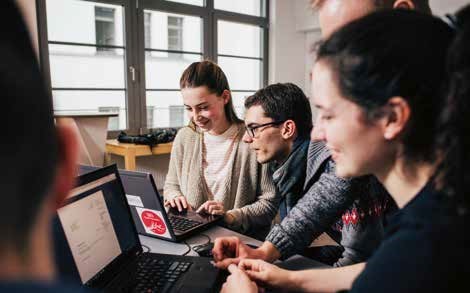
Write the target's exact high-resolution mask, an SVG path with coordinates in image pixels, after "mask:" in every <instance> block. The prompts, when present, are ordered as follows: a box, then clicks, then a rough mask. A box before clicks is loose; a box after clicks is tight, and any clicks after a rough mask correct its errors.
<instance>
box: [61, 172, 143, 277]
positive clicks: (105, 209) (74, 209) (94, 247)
mask: <svg viewBox="0 0 470 293" xmlns="http://www.w3.org/2000/svg"><path fill="white" fill-rule="evenodd" d="M54 234H55V235H54V238H55V244H56V247H55V252H56V263H57V265H58V269H59V274H60V275H61V277H65V278H67V279H73V280H75V281H77V282H80V283H81V284H88V285H93V283H95V282H98V283H99V282H102V281H103V278H104V279H105V278H106V277H107V275H109V276H112V275H115V273H116V272H117V271H118V270H119V267H120V266H121V265H122V264H123V263H125V262H127V261H128V260H129V258H130V257H132V256H135V254H136V253H138V252H140V250H141V246H140V242H139V239H138V237H137V233H136V231H135V228H134V224H133V222H132V218H131V215H130V211H129V207H128V205H127V202H126V198H125V195H124V191H123V187H122V184H121V181H120V179H119V176H118V173H117V169H116V167H115V166H110V167H106V168H103V169H100V170H97V171H95V172H92V173H89V174H86V175H83V176H81V177H79V183H78V184H77V187H75V188H74V189H73V190H72V192H71V193H70V195H69V197H68V199H67V201H66V203H65V204H64V205H63V206H62V207H61V208H59V209H58V210H57V218H56V220H55V221H54Z"/></svg>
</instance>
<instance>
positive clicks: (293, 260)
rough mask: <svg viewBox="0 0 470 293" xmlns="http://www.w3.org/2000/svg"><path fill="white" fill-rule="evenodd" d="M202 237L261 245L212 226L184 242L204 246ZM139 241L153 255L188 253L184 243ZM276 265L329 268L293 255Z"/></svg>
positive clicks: (157, 240)
mask: <svg viewBox="0 0 470 293" xmlns="http://www.w3.org/2000/svg"><path fill="white" fill-rule="evenodd" d="M203 235H206V236H208V237H209V238H210V240H211V241H212V242H213V241H214V240H215V239H216V238H217V237H224V236H237V237H239V238H240V239H241V240H242V241H243V242H245V243H247V244H253V245H256V246H260V245H261V244H262V242H261V241H259V240H256V239H254V238H251V237H248V236H245V235H243V234H240V233H237V232H235V231H232V230H229V229H226V228H223V227H220V226H214V227H212V228H210V229H208V230H206V231H204V232H202V233H199V234H197V235H195V236H193V237H190V238H188V239H187V240H186V242H187V243H188V245H190V246H191V247H192V246H195V245H200V244H204V243H206V242H207V241H208V239H207V237H205V236H203ZM139 239H140V242H141V243H142V245H145V246H147V247H148V248H150V251H151V252H154V253H164V254H175V255H182V254H184V253H185V252H187V251H188V246H187V245H186V244H184V243H174V242H170V241H165V240H161V239H157V238H153V237H149V236H144V235H139ZM144 251H145V249H144ZM186 255H190V256H198V254H197V253H196V252H194V251H193V250H191V251H189V253H188V254H186ZM276 264H278V265H279V266H280V267H283V268H285V269H290V270H303V269H310V268H329V266H327V265H325V264H323V263H320V262H318V261H314V260H312V259H309V258H306V257H303V256H300V255H294V256H292V257H290V258H289V259H287V260H285V261H283V262H280V261H278V262H276Z"/></svg>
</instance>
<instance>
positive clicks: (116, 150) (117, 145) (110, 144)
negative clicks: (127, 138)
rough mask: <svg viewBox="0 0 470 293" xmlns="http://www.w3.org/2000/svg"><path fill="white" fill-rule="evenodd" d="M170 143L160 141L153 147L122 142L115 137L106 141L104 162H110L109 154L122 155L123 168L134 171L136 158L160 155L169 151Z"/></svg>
mask: <svg viewBox="0 0 470 293" xmlns="http://www.w3.org/2000/svg"><path fill="white" fill-rule="evenodd" d="M171 147H172V143H171V142H169V143H160V144H158V145H156V146H154V147H152V148H151V147H150V146H148V145H143V144H134V143H122V142H119V141H118V140H117V139H108V140H107V141H106V162H110V161H111V158H110V155H111V154H112V155H118V156H123V157H124V169H126V170H130V171H135V170H136V163H135V161H136V158H137V157H141V156H151V155H162V154H169V153H171Z"/></svg>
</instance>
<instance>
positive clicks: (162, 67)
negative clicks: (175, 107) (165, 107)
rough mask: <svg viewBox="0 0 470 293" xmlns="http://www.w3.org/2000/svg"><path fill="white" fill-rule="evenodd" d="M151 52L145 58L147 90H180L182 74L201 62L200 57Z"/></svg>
mask: <svg viewBox="0 0 470 293" xmlns="http://www.w3.org/2000/svg"><path fill="white" fill-rule="evenodd" d="M181 56H182V57H181V58H173V57H172V56H171V53H166V52H151V54H148V55H147V56H146V58H145V86H146V88H147V89H179V87H180V85H179V81H180V77H181V74H183V71H184V70H185V69H186V67H188V66H189V64H191V63H193V62H195V61H199V60H201V56H200V55H192V54H182V55H181Z"/></svg>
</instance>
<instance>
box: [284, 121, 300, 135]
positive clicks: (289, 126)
mask: <svg viewBox="0 0 470 293" xmlns="http://www.w3.org/2000/svg"><path fill="white" fill-rule="evenodd" d="M296 133H297V127H296V125H295V122H294V121H292V120H290V119H289V120H286V121H285V122H284V123H283V127H282V129H281V136H282V137H283V138H284V139H290V138H293V137H294V136H295V134H296Z"/></svg>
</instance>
